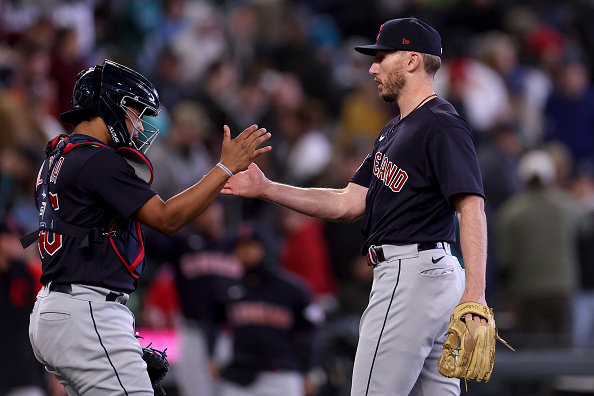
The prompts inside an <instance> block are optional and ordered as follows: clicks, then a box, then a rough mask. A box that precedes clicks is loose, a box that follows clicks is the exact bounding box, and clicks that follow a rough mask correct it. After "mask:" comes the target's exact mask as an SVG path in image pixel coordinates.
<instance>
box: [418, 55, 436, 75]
mask: <svg viewBox="0 0 594 396" xmlns="http://www.w3.org/2000/svg"><path fill="white" fill-rule="evenodd" d="M421 57H422V58H423V65H424V66H425V72H426V73H427V74H429V75H430V76H435V73H437V71H438V70H439V68H440V67H441V58H440V57H439V56H436V55H431V54H425V53H423V54H421Z"/></svg>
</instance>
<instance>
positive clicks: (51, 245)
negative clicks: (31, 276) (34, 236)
mask: <svg viewBox="0 0 594 396" xmlns="http://www.w3.org/2000/svg"><path fill="white" fill-rule="evenodd" d="M61 247H62V234H56V233H55V232H51V231H47V230H40V231H39V254H40V255H41V258H42V259H43V258H44V257H45V253H48V254H49V255H50V256H53V255H54V254H55V253H56V252H57V251H58V250H60V248H61Z"/></svg>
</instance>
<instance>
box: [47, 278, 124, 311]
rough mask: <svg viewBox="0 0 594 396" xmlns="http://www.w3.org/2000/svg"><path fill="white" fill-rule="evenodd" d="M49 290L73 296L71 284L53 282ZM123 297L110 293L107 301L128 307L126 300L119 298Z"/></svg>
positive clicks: (106, 298)
mask: <svg viewBox="0 0 594 396" xmlns="http://www.w3.org/2000/svg"><path fill="white" fill-rule="evenodd" d="M49 289H50V291H54V292H58V293H64V294H70V295H72V285H70V284H60V283H54V282H52V283H51V284H50V287H49ZM121 296H122V294H121V293H116V292H109V293H108V294H107V295H106V296H105V301H112V302H118V303H120V304H122V305H126V300H122V299H121V298H118V297H121Z"/></svg>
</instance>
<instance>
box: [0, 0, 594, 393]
mask: <svg viewBox="0 0 594 396" xmlns="http://www.w3.org/2000/svg"><path fill="white" fill-rule="evenodd" d="M408 16H415V17H417V18H420V19H422V20H424V21H425V22H427V23H429V24H431V25H432V26H434V27H435V28H436V29H437V30H438V31H439V32H440V34H441V36H442V43H443V54H444V55H443V59H442V66H441V69H440V70H439V71H438V73H437V75H436V81H435V86H436V92H437V94H438V95H439V96H442V97H444V98H446V99H447V100H449V101H450V102H451V103H452V104H454V106H455V107H456V109H457V110H458V112H459V113H460V114H461V115H463V116H464V117H465V118H466V119H467V120H468V121H469V123H470V124H471V126H472V128H473V131H474V137H475V143H476V150H477V154H478V157H479V161H480V165H481V171H482V176H483V183H484V187H485V192H486V196H487V200H486V212H487V220H488V224H489V235H490V238H489V259H488V260H489V262H488V273H487V276H488V282H487V301H488V302H489V304H490V305H491V306H492V307H494V309H495V312H496V315H497V318H498V326H499V327H500V330H501V332H502V333H503V332H505V333H506V334H507V338H508V341H510V343H512V345H514V346H516V347H519V348H520V349H521V348H522V347H534V348H538V347H545V346H551V345H560V346H565V347H568V348H570V347H571V348H592V347H594V88H593V85H592V83H593V81H594V80H593V76H594V62H593V61H592V60H593V59H592V57H591V56H590V54H592V53H594V24H592V23H591V22H592V21H593V20H594V3H592V2H591V1H586V0H566V1H563V2H558V1H554V0H544V1H542V0H538V1H537V0H526V1H513V0H505V1H496V0H373V1H372V0H369V1H358V0H233V1H232V0H228V1H225V0H128V1H119V0H1V1H0V219H1V224H2V227H0V284H1V287H0V295H1V296H2V297H1V299H0V302H1V303H2V306H1V307H0V315H2V320H0V326H1V327H2V333H1V335H2V339H3V340H4V342H3V343H5V342H7V341H8V342H10V340H13V339H17V337H22V336H24V337H26V336H27V334H26V331H25V332H23V331H22V328H23V327H22V326H21V327H11V326H7V323H13V322H15V321H16V322H18V321H24V322H27V321H28V315H25V314H24V313H26V312H27V310H30V307H32V303H33V298H34V295H35V293H34V291H35V290H36V289H37V288H38V286H39V285H37V284H35V282H34V281H32V280H35V279H38V273H39V271H40V268H39V267H38V266H39V263H38V256H37V251H36V250H35V248H29V249H28V250H25V251H23V250H22V249H17V248H15V246H16V245H17V244H18V239H17V238H15V236H19V235H22V234H24V233H26V232H29V231H31V230H33V229H35V228H36V227H37V217H38V215H37V210H36V209H35V207H34V203H33V184H34V180H35V177H36V174H37V172H38V169H39V166H40V164H41V162H42V161H43V156H42V155H43V148H44V146H45V144H46V142H47V141H48V140H50V139H52V138H53V137H55V136H57V135H59V134H62V133H68V132H70V130H71V126H70V125H68V124H63V123H61V122H60V120H59V118H58V117H59V114H60V113H61V112H63V111H66V110H69V109H70V108H71V107H70V106H71V103H70V100H71V96H72V89H73V87H74V82H75V80H76V76H77V74H78V72H80V71H81V70H83V69H85V68H87V67H89V66H91V65H96V64H101V63H102V62H103V59H111V60H114V61H116V62H119V63H122V64H124V65H127V66H129V67H131V68H133V69H135V70H138V71H139V72H141V73H142V74H144V75H145V76H146V77H147V78H149V80H151V81H152V82H153V83H154V85H155V86H156V88H157V90H158V92H159V94H160V99H161V108H162V112H161V115H160V116H159V117H158V118H156V119H155V120H154V123H155V124H157V125H158V127H159V129H160V135H159V137H158V138H157V141H156V143H154V144H153V147H152V148H151V149H150V150H149V152H148V156H149V158H150V159H151V161H152V163H153V166H154V169H155V180H154V183H153V188H154V189H155V190H156V191H157V192H158V193H159V194H160V195H161V197H162V198H163V199H167V198H170V197H171V196H173V195H175V194H176V193H178V192H180V191H182V190H183V189H185V188H187V187H189V186H190V185H192V184H194V183H196V182H197V181H199V180H200V179H201V178H202V176H203V175H204V174H205V173H207V172H208V171H209V170H210V169H211V168H212V167H213V166H214V165H215V164H216V163H217V161H218V159H219V154H220V146H221V142H222V129H223V125H229V127H230V128H231V131H232V134H233V135H234V136H235V135H237V134H238V133H239V132H241V131H242V130H243V129H244V128H246V127H248V126H249V125H252V124H258V125H259V126H261V127H265V128H267V130H268V131H270V132H271V133H272V138H271V140H270V143H271V145H272V147H273V150H272V151H271V153H269V154H267V155H264V156H262V157H260V158H259V159H258V166H259V167H260V168H261V169H263V170H264V172H265V173H266V175H267V176H268V177H270V178H271V179H272V180H278V181H281V182H285V183H290V184H293V185H303V186H325V187H343V186H345V185H346V183H347V182H348V180H349V178H350V177H351V176H352V175H353V174H354V172H355V171H356V169H357V168H358V166H359V165H360V163H361V162H362V160H363V158H364V157H365V155H366V154H367V153H368V152H369V151H370V149H371V147H372V145H373V141H374V139H375V137H376V136H377V134H378V132H379V131H380V130H381V128H382V127H383V126H384V125H385V124H387V123H388V122H389V120H390V119H391V118H393V117H394V116H395V115H397V114H398V109H397V108H396V107H395V106H393V105H387V104H385V103H383V102H382V101H381V99H380V98H379V97H378V95H377V88H376V84H375V83H374V82H373V78H372V77H371V76H370V75H369V74H368V68H369V66H370V58H368V57H365V56H363V55H361V54H358V53H357V52H355V51H354V50H353V47H354V46H355V45H360V44H370V43H372V42H374V39H375V37H376V35H377V31H378V29H379V26H380V25H381V24H382V23H383V22H385V21H387V20H389V19H392V18H399V17H408ZM245 221H256V222H257V223H258V224H260V225H261V226H262V227H263V228H265V229H266V230H267V233H268V234H269V238H268V244H267V254H268V256H269V259H268V261H270V263H271V264H268V265H269V266H270V267H271V268H272V267H274V268H282V269H283V270H286V271H288V272H290V273H293V274H295V275H297V277H298V278H299V279H301V280H303V282H305V284H306V285H307V287H308V289H309V290H310V292H311V296H312V299H313V301H315V303H316V304H318V305H319V306H320V307H321V308H322V309H323V312H324V314H325V315H324V316H325V320H324V324H321V325H320V327H321V332H322V334H323V335H324V336H325V337H326V349H325V356H322V357H321V358H319V359H320V362H321V363H320V365H321V366H323V367H324V369H325V371H326V374H327V377H328V378H330V379H331V381H334V383H333V384H334V388H333V391H334V392H335V393H331V391H330V389H329V388H327V389H326V390H325V393H320V394H324V395H331V394H337V395H338V394H340V393H339V389H343V388H345V387H348V382H349V380H348V372H349V370H350V369H349V367H348V365H349V361H348V359H346V361H345V359H342V358H341V359H339V358H337V357H335V358H334V359H333V356H334V355H332V354H333V353H336V356H339V355H340V356H342V357H345V356H346V357H347V358H349V357H350V358H352V356H350V355H354V349H351V348H354V345H356V331H357V325H358V318H359V316H360V315H361V313H362V311H363V309H364V308H365V306H366V304H367V298H368V293H369V290H370V287H371V279H372V273H371V268H370V267H368V266H367V264H366V262H365V259H364V257H362V256H361V255H360V252H359V249H360V246H361V244H362V242H363V238H362V236H361V235H360V232H359V224H358V223H354V224H337V223H329V222H323V221H320V220H314V219H311V218H307V217H305V216H302V215H300V214H297V213H293V212H291V211H287V210H284V209H282V208H280V207H278V206H276V205H273V204H270V203H268V202H265V201H258V200H250V199H240V198H235V197H230V196H221V197H220V198H219V199H218V200H217V202H216V204H215V205H214V209H213V213H211V212H209V213H207V214H205V215H204V216H201V217H200V218H199V219H198V220H197V221H196V222H194V223H192V224H190V225H189V226H187V227H186V228H185V229H184V230H182V231H180V232H179V233H178V234H177V235H176V236H175V237H173V238H166V237H163V236H161V235H158V234H156V233H154V232H151V231H150V230H146V237H147V257H148V260H149V266H148V268H147V270H146V271H145V274H144V275H143V277H141V279H140V281H139V282H140V283H139V290H138V292H137V293H135V294H134V295H132V298H131V301H130V304H129V306H130V308H131V309H132V310H133V311H134V312H135V314H136V318H137V326H139V327H152V328H173V327H176V326H179V323H180V322H183V323H185V324H186V327H185V328H186V329H187V328H188V322H192V321H197V322H200V321H202V320H203V318H202V317H200V315H201V314H200V313H196V312H195V311H196V310H195V309H194V308H195V305H196V304H200V301H203V300H202V299H200V298H199V296H200V293H199V292H196V294H195V295H192V292H191V288H190V289H187V288H186V289H183V287H182V286H180V285H179V284H180V283H184V282H185V283H184V284H185V285H186V286H187V285H192V280H195V278H198V277H201V276H229V274H230V273H234V271H233V270H229V268H230V267H228V266H226V265H231V264H229V262H226V264H224V263H223V264H222V265H221V267H217V266H213V265H210V266H209V265H206V264H204V261H201V260H199V259H198V258H196V257H194V256H192V255H191V254H190V255H189V258H188V257H186V258H185V259H184V254H185V253H186V252H195V253H196V254H197V252H202V251H204V249H205V246H214V245H213V241H216V240H217V239H221V240H223V239H225V238H228V239H229V240H231V239H232V238H233V236H234V235H236V233H237V230H238V227H239V226H240V225H241V224H243V223H244V222H245ZM215 245H216V244H215ZM180 246H183V248H181V247H180ZM217 246H218V245H217ZM221 249H223V248H221V247H217V248H216V249H214V250H217V251H220V250H221ZM227 253H228V254H232V253H233V251H232V249H231V248H228V251H227V252H226V254H227ZM211 256H212V255H211ZM192 257H193V259H192ZM218 259H220V257H219V258H218ZM225 260H227V259H225ZM223 261H224V260H223ZM213 267H215V268H213ZM238 276H239V275H238ZM209 285H210V286H209V287H213V286H212V284H209ZM205 290H207V289H205ZM181 295H183V298H182V297H180V296H181ZM193 306H194V308H193ZM5 307H12V308H11V309H8V308H5ZM7 315H8V316H7ZM184 320H186V321H185V322H184ZM189 327H191V326H189ZM24 328H25V329H26V326H25V327H24ZM182 328H183V326H182ZM23 333H24V334H23ZM337 339H340V342H338V341H336V340H337ZM25 341H26V340H25ZM23 345H25V347H24V348H26V342H25V343H23ZM344 345H346V346H344ZM12 346H16V343H15V344H14V345H12ZM211 347H212V345H211ZM211 349H212V348H211ZM211 352H212V351H211ZM341 354H342V355H341ZM22 355H23V356H25V355H26V357H25V358H24V359H26V358H29V357H31V356H29V355H27V354H22ZM11 364H13V363H11ZM24 364H31V363H23V365H24ZM33 364H34V365H35V363H33ZM13 366H14V364H13ZM15 367H18V365H17V366H15ZM23 367H24V366H23ZM333 370H334V371H333ZM2 372H3V373H5V372H7V371H4V370H2ZM328 373H329V374H328ZM341 375H343V376H347V378H343V377H341ZM33 377H35V376H33ZM5 378H8V377H5ZM11 378H14V379H15V381H17V380H16V379H17V378H18V381H17V382H19V381H20V382H19V383H18V384H17V385H32V386H33V385H39V383H38V382H39V381H37V383H36V382H35V381H31V380H30V379H27V378H21V377H18V376H15V377H11ZM36 378H39V376H37V377H36ZM28 381H29V382H28ZM13 382H14V381H13ZM320 384H321V383H320V381H319V378H318V384H317V385H318V386H320ZM11 385H12V383H5V380H4V379H3V380H2V383H0V395H4V394H5V393H3V392H7V391H8V390H9V389H10V387H11ZM319 392H321V391H319ZM314 394H315V392H314V391H310V395H314Z"/></svg>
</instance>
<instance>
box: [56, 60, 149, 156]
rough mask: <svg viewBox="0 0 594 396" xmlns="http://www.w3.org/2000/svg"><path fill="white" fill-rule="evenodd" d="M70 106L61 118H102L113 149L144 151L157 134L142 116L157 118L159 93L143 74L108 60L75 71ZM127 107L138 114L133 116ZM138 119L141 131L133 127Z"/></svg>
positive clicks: (77, 122)
mask: <svg viewBox="0 0 594 396" xmlns="http://www.w3.org/2000/svg"><path fill="white" fill-rule="evenodd" d="M72 106H73V109H72V110H70V111H67V112H65V113H62V114H61V115H60V119H61V120H62V121H64V122H68V123H70V124H73V125H78V124H79V123H80V122H82V121H84V120H87V119H89V118H90V117H91V116H99V117H101V118H102V119H103V121H104V122H105V125H107V129H108V130H109V133H110V135H111V138H112V140H113V143H114V145H115V147H116V149H118V148H120V147H134V148H136V149H137V150H139V151H141V152H143V153H144V152H146V150H148V147H149V146H150V144H151V142H152V141H153V140H154V139H155V137H157V134H158V133H159V130H158V129H157V128H155V127H154V126H153V125H152V124H150V123H148V122H147V121H146V120H144V119H143V117H145V116H150V117H156V116H157V115H158V114H159V111H160V110H159V94H158V93H157V90H156V89H155V87H154V86H153V84H151V82H150V81H149V80H147V79H146V78H145V77H144V76H143V75H142V74H140V73H138V72H135V71H134V70H132V69H130V68H128V67H126V66H123V65H120V64H118V63H116V62H113V61H110V60H107V59H106V60H105V62H104V63H103V65H97V66H93V67H91V68H89V69H86V70H83V71H81V72H80V73H79V74H78V77H77V79H76V84H75V86H74V91H73V93H72ZM129 107H132V108H134V109H136V110H137V111H138V112H140V114H139V115H136V113H134V112H132V111H131V110H129V109H128V108H129ZM126 117H128V118H129V119H130V121H131V123H132V125H133V127H134V129H135V131H136V132H138V138H137V139H133V138H132V137H131V136H130V132H129V131H128V128H127V127H126ZM133 117H136V118H137V119H136V120H134V119H133ZM138 119H140V120H141V121H142V126H143V130H142V131H141V130H138V129H137V127H136V125H137V121H138Z"/></svg>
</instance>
